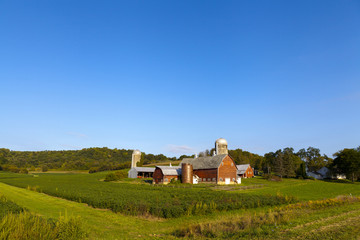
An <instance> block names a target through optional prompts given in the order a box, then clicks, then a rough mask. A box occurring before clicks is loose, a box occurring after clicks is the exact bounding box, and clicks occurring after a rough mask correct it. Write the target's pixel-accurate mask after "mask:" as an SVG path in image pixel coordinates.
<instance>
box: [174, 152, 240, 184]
mask: <svg viewBox="0 0 360 240" xmlns="http://www.w3.org/2000/svg"><path fill="white" fill-rule="evenodd" d="M185 163H187V164H191V165H192V166H193V175H195V176H197V177H198V178H199V179H198V181H199V182H212V183H217V184H231V183H236V181H237V176H236V172H237V169H236V165H235V162H234V160H233V159H232V158H231V157H230V155H228V154H221V155H216V156H209V157H198V158H184V159H183V160H182V161H181V164H185Z"/></svg>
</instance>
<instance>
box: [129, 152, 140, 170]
mask: <svg viewBox="0 0 360 240" xmlns="http://www.w3.org/2000/svg"><path fill="white" fill-rule="evenodd" d="M140 160H141V152H140V151H139V150H134V151H133V153H132V156H131V168H134V167H136V164H137V163H138V162H140Z"/></svg>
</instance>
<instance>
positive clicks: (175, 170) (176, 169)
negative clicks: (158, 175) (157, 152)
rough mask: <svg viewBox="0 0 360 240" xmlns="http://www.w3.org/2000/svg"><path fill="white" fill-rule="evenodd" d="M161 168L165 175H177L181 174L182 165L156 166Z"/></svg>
mask: <svg viewBox="0 0 360 240" xmlns="http://www.w3.org/2000/svg"><path fill="white" fill-rule="evenodd" d="M156 167H157V168H160V169H161V171H162V173H163V174H164V175H165V176H176V175H180V174H181V167H180V166H156Z"/></svg>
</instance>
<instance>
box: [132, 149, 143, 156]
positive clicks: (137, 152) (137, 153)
mask: <svg viewBox="0 0 360 240" xmlns="http://www.w3.org/2000/svg"><path fill="white" fill-rule="evenodd" d="M132 154H133V155H141V152H140V150H137V149H136V150H134V151H133V153H132Z"/></svg>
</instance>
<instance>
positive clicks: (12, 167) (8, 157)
mask: <svg viewBox="0 0 360 240" xmlns="http://www.w3.org/2000/svg"><path fill="white" fill-rule="evenodd" d="M132 152H133V150H129V149H116V148H115V149H109V148H106V147H103V148H84V149H81V150H63V151H11V150H9V149H6V148H1V149H0V168H1V169H2V170H6V171H12V172H23V173H26V172H27V171H28V170H38V169H39V168H40V169H41V170H42V171H44V172H45V171H47V170H49V169H56V170H89V171H90V172H98V171H105V170H119V169H124V168H130V165H131V155H132ZM175 160H177V159H176V158H175V157H173V158H169V157H166V156H165V155H163V154H158V155H155V154H145V153H142V157H141V162H140V165H142V164H149V163H155V162H164V161H175ZM1 169H0V170H1Z"/></svg>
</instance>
